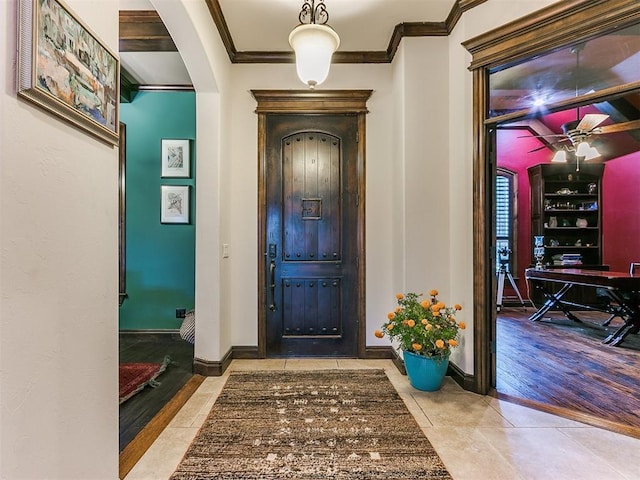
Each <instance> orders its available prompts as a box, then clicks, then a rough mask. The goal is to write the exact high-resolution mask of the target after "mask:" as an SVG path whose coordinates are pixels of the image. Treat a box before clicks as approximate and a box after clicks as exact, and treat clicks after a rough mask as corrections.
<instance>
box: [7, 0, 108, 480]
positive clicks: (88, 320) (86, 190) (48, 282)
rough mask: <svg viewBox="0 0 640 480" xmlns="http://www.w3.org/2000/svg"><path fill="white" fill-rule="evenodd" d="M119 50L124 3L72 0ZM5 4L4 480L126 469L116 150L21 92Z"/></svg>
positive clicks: (10, 8) (11, 19)
mask: <svg viewBox="0 0 640 480" xmlns="http://www.w3.org/2000/svg"><path fill="white" fill-rule="evenodd" d="M67 3H68V5H69V6H70V8H71V9H72V10H74V11H75V12H76V13H77V15H78V16H79V17H80V18H81V19H82V20H83V21H84V23H85V24H87V25H88V26H90V28H91V29H93V30H94V31H95V32H96V33H97V34H98V35H99V36H100V37H101V38H102V40H103V41H105V42H106V43H107V44H108V45H109V46H110V47H111V49H112V50H113V51H117V45H118V12H117V8H118V6H117V2H112V1H109V0H94V1H88V0H68V1H67ZM15 11H16V2H15V0H9V1H3V2H0V32H1V33H0V36H1V38H2V40H1V41H0V49H1V57H2V61H1V62H0V85H1V88H0V90H1V91H0V105H1V110H0V111H1V112H2V116H1V118H0V135H1V137H0V138H1V139H2V141H1V142H0V158H1V159H2V160H1V162H2V163H1V169H2V170H1V173H0V218H1V220H0V225H1V231H0V248H1V252H0V295H1V302H2V303H1V304H0V425H1V428H0V477H1V478H7V479H21V478H24V479H43V478H50V479H65V480H67V479H83V480H85V479H94V478H95V479H116V478H117V477H118V402H117V396H118V373H117V372H118V369H117V364H118V349H117V342H118V332H117V328H118V301H117V298H118V232H117V225H118V152H117V149H115V148H112V147H110V146H107V145H105V144H103V143H101V142H99V141H98V140H96V139H94V138H93V137H90V136H89V135H87V134H85V133H82V132H80V131H79V130H77V129H75V128H73V127H71V126H69V125H68V124H66V123H64V122H62V121H61V120H59V119H57V118H54V117H53V116H51V115H49V114H47V113H45V112H44V111H42V110H40V109H39V108H37V107H35V106H34V105H32V104H30V103H26V102H24V101H21V100H18V99H17V97H16V94H15V84H14V75H15V73H14V69H13V65H14V63H13V62H14V51H15Z"/></svg>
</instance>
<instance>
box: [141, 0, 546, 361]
mask: <svg viewBox="0 0 640 480" xmlns="http://www.w3.org/2000/svg"><path fill="white" fill-rule="evenodd" d="M153 1H154V4H161V3H164V2H168V1H169V0H153ZM192 1H193V0H189V1H188V2H185V3H186V4H187V8H188V9H189V8H191V7H190V6H189V5H191V2H192ZM548 3H550V2H547V1H522V2H509V1H504V0H489V1H488V2H486V3H484V4H482V5H480V6H479V7H476V8H474V9H472V10H471V11H470V12H467V13H465V14H464V16H463V19H462V21H461V22H460V24H459V25H458V26H457V27H456V29H455V31H454V32H453V34H452V35H451V36H450V37H436V38H405V39H403V41H402V44H401V46H400V49H399V51H398V54H397V56H396V59H395V60H394V62H393V64H391V65H333V66H332V69H331V73H330V75H329V79H328V80H327V82H326V83H325V84H323V85H322V86H321V87H320V88H321V89H350V88H354V89H356V88H361V89H373V90H374V94H373V96H372V98H371V100H370V101H369V104H368V105H369V110H370V112H371V113H369V115H368V116H367V158H366V163H367V169H366V172H367V173H366V174H367V179H366V182H367V212H369V214H368V215H367V223H366V235H367V242H366V245H367V265H366V268H367V308H366V313H367V344H368V345H385V344H387V343H386V341H385V340H380V339H376V338H375V337H373V335H372V332H373V330H374V329H375V328H377V327H379V326H380V325H381V323H382V322H383V321H384V319H385V315H386V312H387V311H388V310H389V309H390V308H392V307H393V306H394V305H395V300H394V296H393V294H394V293H395V292H396V291H400V290H415V291H420V292H424V291H428V290H430V289H431V288H436V289H438V290H440V291H441V296H440V298H441V299H442V300H443V301H445V302H447V303H460V304H462V305H463V307H464V310H463V312H462V314H461V315H459V319H460V320H465V321H466V322H467V323H468V324H469V327H470V328H469V329H468V330H467V331H466V332H465V334H464V339H463V345H462V347H461V348H460V349H458V350H457V351H456V353H455V354H454V357H453V358H454V361H455V362H456V364H458V366H460V367H461V368H462V369H463V370H464V371H466V372H469V373H471V372H473V333H472V328H471V327H472V325H473V319H472V318H471V312H472V305H473V284H472V278H473V276H472V275H473V270H472V268H473V261H472V238H473V237H472V232H473V225H472V215H471V212H472V186H473V184H472V182H473V176H472V144H473V142H472V137H471V134H472V133H471V112H472V96H471V74H470V73H469V72H468V70H467V67H468V64H469V61H470V57H469V55H468V54H467V52H466V51H465V50H464V48H463V47H462V46H461V45H460V42H462V41H464V40H466V39H468V38H470V37H472V36H475V35H478V34H480V33H482V32H484V31H487V30H488V29H491V28H495V27H497V26H500V25H501V24H503V23H505V22H507V21H510V20H512V19H515V18H517V17H520V16H522V15H525V14H527V13H529V12H531V11H533V10H535V9H537V8H541V7H542V6H544V5H546V4H548ZM157 6H159V5H157ZM194 11H195V10H194ZM161 15H162V12H161ZM205 17H206V15H205ZM195 18H196V16H195V15H192V23H194V24H196V25H197V23H198V21H196V20H195ZM165 21H166V22H171V19H169V18H166V19H165ZM207 21H208V20H207ZM168 27H169V30H170V31H171V30H172V29H171V27H170V25H168ZM196 30H198V29H197V28H196ZM198 34H199V35H207V34H206V32H205V30H202V32H200V31H198ZM209 35H210V34H209ZM212 43H213V47H210V45H211V44H212ZM202 44H203V45H204V46H205V47H204V48H205V50H209V49H210V48H213V49H214V53H213V54H208V56H207V57H206V58H204V59H201V60H200V63H199V64H193V65H195V66H197V65H199V66H202V63H201V62H202V60H204V61H205V62H208V63H209V66H210V69H211V71H213V72H214V73H215V76H216V77H217V76H218V73H219V72H220V74H221V75H222V77H223V78H226V79H227V80H226V82H225V85H224V86H220V85H217V86H214V87H210V86H207V85H206V84H204V83H203V84H197V85H196V88H197V89H198V91H200V90H201V89H205V90H207V91H210V90H213V91H216V92H218V94H219V95H220V98H219V103H218V108H219V109H220V110H219V113H220V115H219V117H217V120H215V119H211V118H210V119H209V120H206V119H203V120H202V121H201V120H200V113H199V114H198V116H199V120H198V131H199V134H198V141H197V144H198V145H199V148H202V146H203V144H208V145H211V148H212V149H213V150H212V152H213V154H212V156H211V158H206V159H203V158H201V153H200V151H199V152H198V172H199V173H198V186H197V189H198V190H199V191H200V190H202V189H203V188H209V187H212V188H215V187H214V186H216V185H217V186H218V187H219V192H220V193H219V195H218V196H217V197H216V195H215V194H209V195H208V196H207V199H206V201H205V199H204V197H202V198H200V197H199V198H198V200H197V201H198V209H197V211H198V230H199V233H198V239H197V242H196V243H197V253H196V263H197V270H198V272H197V274H196V275H197V284H196V306H197V307H196V308H197V309H198V310H199V314H198V317H199V320H198V323H199V327H198V328H199V329H200V333H199V335H198V339H197V341H196V356H197V357H199V358H204V359H208V360H220V359H221V357H222V355H224V354H225V353H226V352H227V351H228V349H229V348H230V347H231V346H234V345H256V344H257V310H258V305H257V293H256V291H257V275H256V272H257V262H258V252H257V241H258V239H257V117H256V115H255V113H254V110H255V105H256V103H255V100H254V99H253V98H252V96H251V94H250V90H252V89H300V88H303V85H302V84H301V83H300V82H299V81H298V79H297V77H296V74H295V67H294V66H293V65H232V66H230V68H229V65H228V60H226V61H225V60H224V59H223V58H222V57H224V51H223V50H222V47H221V44H220V42H219V40H218V41H213V42H212V41H211V39H209V38H206V39H205V41H203V42H202ZM179 47H180V50H181V51H183V48H182V45H179ZM185 48H187V49H192V48H193V44H191V46H190V45H188V44H185ZM197 48H200V47H199V46H197ZM183 56H185V55H184V52H183ZM187 57H188V56H187ZM194 58H195V57H194ZM185 63H187V67H188V68H189V69H190V71H191V68H192V66H190V63H189V61H188V58H185ZM216 81H218V82H219V80H217V78H216ZM201 105H202V104H201V103H198V108H199V109H200V108H201ZM217 141H219V145H215V146H213V143H212V142H217ZM216 161H219V164H217V165H216ZM202 162H213V164H207V168H210V169H211V170H210V171H211V174H210V176H209V178H208V179H206V180H202V179H201V178H200V174H201V173H202V167H201V166H200V165H201V163H202ZM199 195H202V194H201V193H200V194H199ZM216 200H217V201H216ZM372 212H373V214H372ZM200 222H208V223H206V224H205V225H204V228H202V227H203V225H201V223H200ZM202 230H206V231H207V233H206V234H204V235H202V234H201V233H200V232H201V231H202ZM204 242H206V246H203V245H205V243H204ZM224 243H226V244H228V245H229V252H230V256H229V258H227V259H222V260H221V261H220V260H219V257H220V248H221V245H222V244H224ZM201 249H205V250H201ZM216 249H217V250H216ZM199 299H200V300H199ZM217 301H219V305H217V304H216V302H217ZM203 318H204V319H203ZM201 322H204V323H201ZM203 330H204V331H206V335H205V334H204V333H202V332H203ZM213 337H215V339H214V338H213ZM203 345H206V346H205V347H203Z"/></svg>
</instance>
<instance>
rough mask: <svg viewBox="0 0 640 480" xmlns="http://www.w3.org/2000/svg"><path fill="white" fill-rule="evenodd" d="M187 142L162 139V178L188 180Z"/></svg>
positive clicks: (188, 158)
mask: <svg viewBox="0 0 640 480" xmlns="http://www.w3.org/2000/svg"><path fill="white" fill-rule="evenodd" d="M189 160H190V157H189V140H175V139H168V138H163V139H162V174H161V177H162V178H189V176H190V175H191V174H190V171H189V164H190V161H189Z"/></svg>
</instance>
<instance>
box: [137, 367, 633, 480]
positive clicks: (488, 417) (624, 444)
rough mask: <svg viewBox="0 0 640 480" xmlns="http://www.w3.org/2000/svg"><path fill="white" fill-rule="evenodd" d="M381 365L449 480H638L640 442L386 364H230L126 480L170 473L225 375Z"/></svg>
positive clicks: (157, 478) (160, 479)
mask: <svg viewBox="0 0 640 480" xmlns="http://www.w3.org/2000/svg"><path fill="white" fill-rule="evenodd" d="M331 368H347V369H351V368H383V369H384V370H385V371H386V373H387V376H388V377H389V379H390V380H391V382H392V383H393V385H394V386H395V388H396V389H397V390H398V392H399V394H400V396H401V397H402V398H403V399H404V401H405V403H406V404H407V407H408V408H409V411H411V413H412V414H413V415H414V416H415V418H416V420H417V422H418V424H419V425H420V426H421V427H422V430H423V431H424V433H425V435H426V436H427V437H428V438H429V440H430V441H431V443H432V444H433V446H434V447H435V449H436V451H437V452H438V454H439V455H440V457H441V458H442V460H443V462H444V464H445V465H446V467H447V469H448V470H449V472H450V473H451V475H452V476H453V478H454V479H455V480H476V479H478V480H489V479H504V480H519V479H540V480H548V479H554V480H565V479H566V480H578V479H579V480H589V479H594V480H596V479H597V480H602V479H607V480H617V479H629V480H631V479H634V480H635V479H640V454H639V453H640V440H637V439H634V438H630V437H626V436H623V435H618V434H615V433H612V432H609V431H606V430H601V429H598V428H594V427H591V426H588V425H584V424H581V423H577V422H573V421H570V420H566V419H563V418H560V417H556V416H553V415H549V414H547V413H542V412H539V411H536V410H531V409H529V408H525V407H521V406H519V405H515V404H512V403H508V402H504V401H501V400H497V399H495V398H492V397H485V396H482V395H476V394H474V393H470V392H466V391H464V390H462V389H461V388H460V387H459V386H458V385H457V384H456V383H455V382H453V381H452V380H451V379H450V378H447V379H446V382H445V385H444V386H443V387H442V389H441V390H440V391H438V392H420V391H418V390H415V389H414V388H412V387H411V386H410V385H409V382H408V380H407V377H406V376H403V375H401V374H400V373H399V372H398V370H397V369H396V367H395V366H394V365H393V364H392V363H391V362H390V361H388V360H351V359H348V360H347V359H336V360H331V359H326V360H324V359H323V360H315V359H308V360H307V359H294V360H284V359H283V360H234V361H233V362H232V363H231V367H230V368H229V369H228V371H227V373H226V374H225V375H223V376H222V377H209V378H207V379H206V380H205V381H204V383H203V384H202V385H201V386H200V388H199V389H198V390H197V391H196V393H195V394H194V395H193V396H192V397H191V399H190V400H189V402H188V403H187V404H186V405H185V406H184V407H183V408H182V410H181V411H180V412H179V413H178V415H177V416H176V417H175V418H174V419H173V421H172V422H171V423H170V424H169V426H168V427H167V428H166V429H165V430H164V432H163V433H162V434H161V435H160V436H159V437H158V439H157V440H156V441H155V443H154V444H153V445H152V446H151V448H150V449H149V450H148V451H147V453H146V454H145V455H144V456H143V457H142V458H141V459H140V461H139V462H138V463H137V464H136V465H135V467H134V468H133V469H132V470H131V472H129V474H128V475H127V477H126V480H163V479H167V478H169V477H170V476H171V474H172V473H173V471H174V469H175V468H176V466H177V465H178V463H179V462H180V460H181V459H182V456H183V455H184V453H185V451H186V449H187V447H188V446H189V444H190V443H191V441H192V440H193V438H194V437H195V435H196V433H197V431H198V429H199V428H200V426H201V425H202V423H203V422H204V419H205V417H206V415H207V413H208V412H209V410H210V409H211V406H212V405H213V403H214V402H215V399H216V397H217V396H218V394H219V393H220V390H221V389H222V386H223V385H224V383H225V381H226V379H227V377H228V372H230V371H233V370H267V369H291V370H295V369H298V370H300V369H304V370H311V369H331Z"/></svg>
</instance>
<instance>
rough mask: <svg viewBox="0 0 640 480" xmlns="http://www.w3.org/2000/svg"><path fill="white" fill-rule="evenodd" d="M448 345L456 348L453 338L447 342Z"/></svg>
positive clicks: (456, 343)
mask: <svg viewBox="0 0 640 480" xmlns="http://www.w3.org/2000/svg"><path fill="white" fill-rule="evenodd" d="M449 345H450V346H452V347H457V346H458V342H456V341H455V340H454V339H453V338H452V339H451V340H449Z"/></svg>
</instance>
